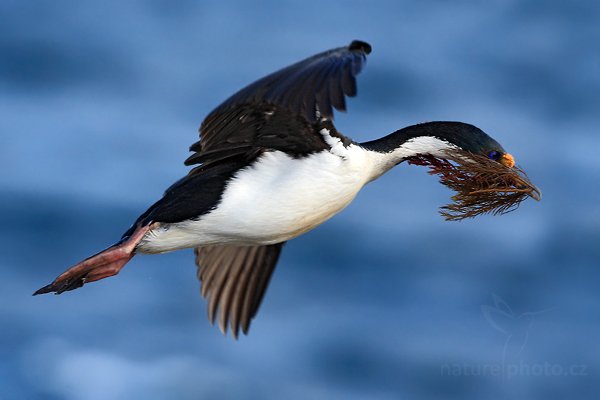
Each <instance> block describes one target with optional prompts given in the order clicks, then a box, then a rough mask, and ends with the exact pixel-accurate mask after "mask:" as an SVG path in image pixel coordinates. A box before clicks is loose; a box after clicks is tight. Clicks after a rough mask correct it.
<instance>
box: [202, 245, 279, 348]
mask: <svg viewBox="0 0 600 400" xmlns="http://www.w3.org/2000/svg"><path fill="white" fill-rule="evenodd" d="M282 247H283V243H277V244H272V245H268V246H232V245H224V246H204V247H198V248H196V265H197V266H198V279H199V280H200V282H201V285H202V289H201V293H202V296H204V297H206V298H207V299H208V318H209V319H210V322H211V323H214V322H215V318H216V316H217V311H218V312H219V327H220V328H221V331H222V332H223V333H226V332H227V325H230V326H231V333H232V335H233V336H234V337H235V338H237V336H238V332H239V330H240V328H241V329H242V332H244V333H245V334H247V333H248V329H249V327H250V320H251V319H252V318H253V317H254V315H256V312H257V311H258V307H259V306H260V302H261V300H262V298H263V296H264V294H265V291H266V289H267V285H268V284H269V280H270V278H271V274H272V273H273V270H274V269H275V265H276V264H277V260H278V259H279V254H280V253H281V248H282Z"/></svg>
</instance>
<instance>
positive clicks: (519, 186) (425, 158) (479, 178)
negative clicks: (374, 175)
mask: <svg viewBox="0 0 600 400" xmlns="http://www.w3.org/2000/svg"><path fill="white" fill-rule="evenodd" d="M447 157H448V159H444V158H439V157H434V156H430V155H420V156H415V157H410V158H409V159H408V163H409V164H414V165H425V166H427V167H429V169H430V171H429V173H430V174H431V175H438V176H439V178H440V182H441V183H442V184H443V185H445V186H447V187H449V188H450V189H452V190H453V191H454V192H456V194H455V195H454V196H452V203H450V204H448V205H445V206H443V207H441V208H440V214H442V216H443V217H444V218H445V219H446V220H447V221H460V220H463V219H465V218H472V217H475V216H477V215H480V214H493V215H498V214H505V213H507V212H510V211H513V210H515V209H517V207H518V206H519V204H521V202H522V201H523V200H525V199H526V198H527V197H531V198H533V199H535V200H538V201H539V200H540V199H541V192H540V190H539V189H538V188H537V187H535V186H534V185H533V184H532V183H531V181H530V180H529V178H528V177H527V175H526V174H525V172H524V171H523V170H522V169H520V168H518V167H516V166H515V167H512V168H509V167H507V166H505V165H503V164H501V163H500V162H498V161H494V160H492V159H490V158H488V157H485V156H482V155H477V154H472V153H470V152H467V151H463V150H452V151H448V152H447Z"/></svg>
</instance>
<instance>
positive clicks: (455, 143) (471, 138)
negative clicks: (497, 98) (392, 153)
mask: <svg viewBox="0 0 600 400" xmlns="http://www.w3.org/2000/svg"><path fill="white" fill-rule="evenodd" d="M396 138H397V139H399V140H400V142H399V143H397V144H396V148H397V150H398V151H400V152H401V153H404V155H405V157H404V158H405V159H408V160H410V158H411V157H413V156H425V155H430V156H433V157H438V158H451V155H452V154H453V150H458V151H465V152H469V153H471V154H475V155H480V156H483V157H487V158H488V159H490V160H493V161H497V162H499V163H501V164H502V165H504V166H506V167H508V168H513V167H514V166H515V159H514V157H513V156H512V155H510V154H509V153H508V152H506V151H505V150H504V148H503V147H502V145H501V144H500V143H498V142H497V141H496V140H494V139H493V138H492V137H490V136H489V135H488V134H487V133H485V132H484V131H482V130H481V129H479V128H477V127H476V126H474V125H471V124H465V123H463V122H445V121H444V122H427V123H423V124H418V125H413V126H409V127H406V128H404V129H401V130H400V131H397V132H396Z"/></svg>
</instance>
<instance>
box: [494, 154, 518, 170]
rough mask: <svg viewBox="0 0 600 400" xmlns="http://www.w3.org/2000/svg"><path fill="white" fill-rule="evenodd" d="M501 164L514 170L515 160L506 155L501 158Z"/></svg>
mask: <svg viewBox="0 0 600 400" xmlns="http://www.w3.org/2000/svg"><path fill="white" fill-rule="evenodd" d="M498 161H500V163H502V164H503V165H505V166H507V167H508V168H512V167H514V166H515V158H514V157H513V156H511V155H510V154H508V153H505V154H503V155H502V157H500V160H498Z"/></svg>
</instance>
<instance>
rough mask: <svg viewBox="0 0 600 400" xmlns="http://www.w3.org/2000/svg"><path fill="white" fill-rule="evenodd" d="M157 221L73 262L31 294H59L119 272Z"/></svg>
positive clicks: (155, 225)
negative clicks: (50, 281)
mask: <svg viewBox="0 0 600 400" xmlns="http://www.w3.org/2000/svg"><path fill="white" fill-rule="evenodd" d="M157 226H158V223H152V224H150V225H146V226H141V227H138V228H137V229H136V230H135V231H134V232H133V233H132V234H131V236H130V237H129V238H127V239H125V240H123V241H120V242H119V243H117V244H115V245H113V246H111V247H109V248H107V249H106V250H103V251H101V252H100V253H98V254H96V255H94V256H91V257H89V258H86V259H85V260H83V261H81V262H80V263H78V264H75V265H74V266H72V267H71V268H69V269H68V270H66V271H65V272H63V273H62V274H61V275H59V276H58V278H56V279H55V280H54V282H52V283H51V284H49V285H46V286H44V287H43V288H41V289H39V290H37V291H36V292H35V293H34V294H33V295H34V296H35V295H38V294H44V293H51V292H54V293H56V294H61V293H62V292H66V291H68V290H73V289H77V288H80V287H82V286H83V285H84V284H86V283H88V282H94V281H98V280H100V279H104V278H108V277H109V276H113V275H116V274H118V273H119V271H121V269H122V268H123V267H124V266H125V264H127V262H128V261H129V260H131V259H132V258H133V256H134V255H135V248H136V246H137V245H138V243H139V242H140V241H141V240H142V238H143V237H144V235H145V234H146V233H148V232H149V231H151V230H152V229H154V228H156V227H157Z"/></svg>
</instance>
